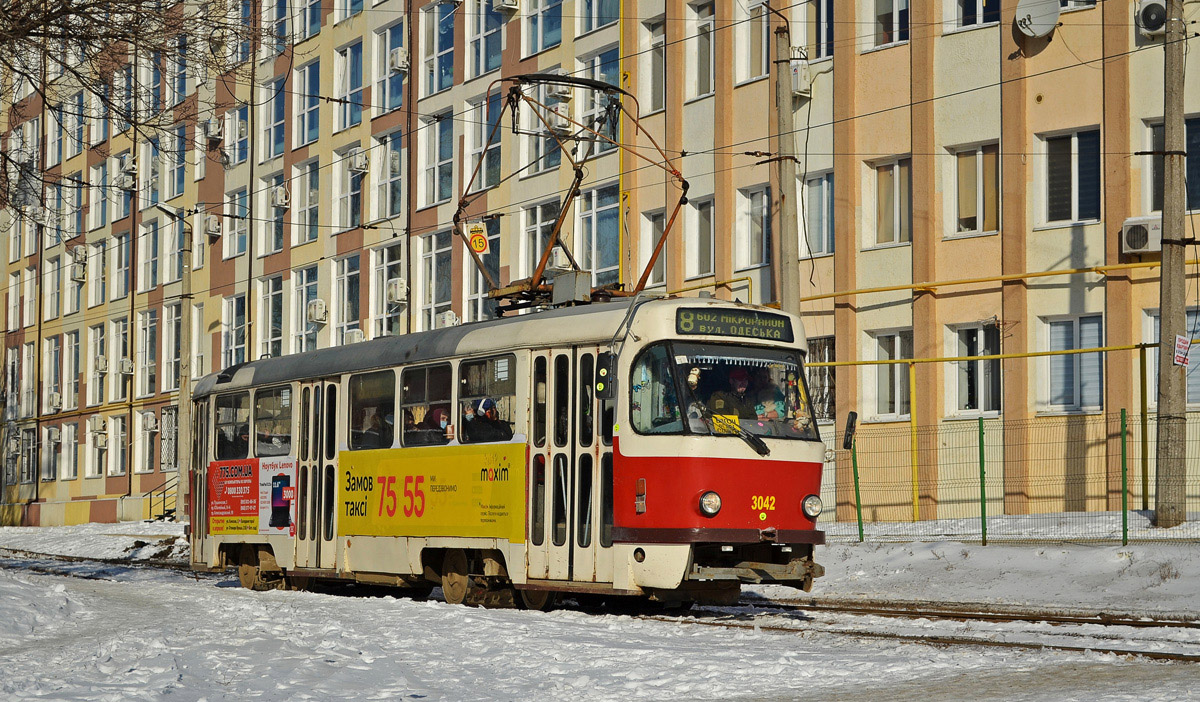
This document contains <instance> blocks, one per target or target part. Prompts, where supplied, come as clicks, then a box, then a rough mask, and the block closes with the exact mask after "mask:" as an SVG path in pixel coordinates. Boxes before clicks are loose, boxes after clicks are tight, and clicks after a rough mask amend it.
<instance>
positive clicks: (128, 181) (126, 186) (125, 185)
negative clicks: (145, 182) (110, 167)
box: [113, 173, 137, 192]
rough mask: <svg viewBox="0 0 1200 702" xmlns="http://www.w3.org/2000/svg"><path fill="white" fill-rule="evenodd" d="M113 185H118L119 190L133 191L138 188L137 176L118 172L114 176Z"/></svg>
mask: <svg viewBox="0 0 1200 702" xmlns="http://www.w3.org/2000/svg"><path fill="white" fill-rule="evenodd" d="M113 185H115V186H117V189H118V190H125V191H127V192H133V191H134V190H137V176H134V175H130V174H129V173H118V174H116V175H115V176H113Z"/></svg>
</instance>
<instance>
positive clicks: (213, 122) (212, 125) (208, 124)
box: [204, 117, 225, 141]
mask: <svg viewBox="0 0 1200 702" xmlns="http://www.w3.org/2000/svg"><path fill="white" fill-rule="evenodd" d="M204 138H205V139H208V140H209V141H221V140H222V139H224V138H225V120H224V119H221V118H219V117H218V118H216V119H210V120H205V122H204Z"/></svg>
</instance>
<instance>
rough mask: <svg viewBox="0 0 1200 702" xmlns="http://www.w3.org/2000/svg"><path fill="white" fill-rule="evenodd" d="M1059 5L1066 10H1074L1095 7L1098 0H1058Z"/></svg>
mask: <svg viewBox="0 0 1200 702" xmlns="http://www.w3.org/2000/svg"><path fill="white" fill-rule="evenodd" d="M1058 5H1059V7H1061V8H1063V9H1064V10H1073V9H1079V8H1086V7H1095V6H1096V0H1058Z"/></svg>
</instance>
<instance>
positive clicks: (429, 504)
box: [338, 444, 525, 542]
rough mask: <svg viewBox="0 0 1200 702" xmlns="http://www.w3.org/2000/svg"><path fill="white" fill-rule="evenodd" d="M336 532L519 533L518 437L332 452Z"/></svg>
mask: <svg viewBox="0 0 1200 702" xmlns="http://www.w3.org/2000/svg"><path fill="white" fill-rule="evenodd" d="M338 463H339V471H340V476H339V478H340V479H339V481H338V492H339V495H338V510H339V512H340V513H339V515H338V534H339V535H341V536H480V537H487V538H498V539H508V540H509V541H510V542H522V541H524V540H525V444H488V445H484V446H431V447H426V448H409V449H380V450H377V451H344V452H342V453H341V454H339V455H338Z"/></svg>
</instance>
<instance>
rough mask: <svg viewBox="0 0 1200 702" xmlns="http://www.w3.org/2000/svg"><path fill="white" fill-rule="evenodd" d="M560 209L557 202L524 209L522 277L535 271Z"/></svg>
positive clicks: (548, 202) (542, 203)
mask: <svg viewBox="0 0 1200 702" xmlns="http://www.w3.org/2000/svg"><path fill="white" fill-rule="evenodd" d="M561 208H562V205H561V203H559V201H558V200H548V201H546V202H539V203H538V204H536V205H531V206H530V207H526V208H525V209H524V211H523V213H522V221H523V222H524V227H523V234H522V236H521V246H522V248H523V255H522V256H521V261H522V265H523V267H522V269H521V274H522V275H524V276H526V277H529V276H531V275H533V273H534V271H535V270H537V264H538V262H539V261H540V260H541V255H542V251H543V250H544V249H545V248H546V242H547V241H548V240H549V239H550V232H551V231H553V230H554V222H555V221H557V219H558V215H559V213H560V212H561V211H562V209H561Z"/></svg>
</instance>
